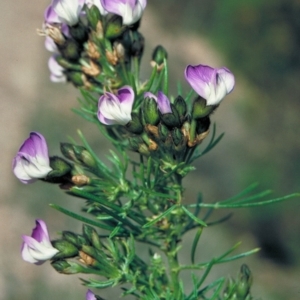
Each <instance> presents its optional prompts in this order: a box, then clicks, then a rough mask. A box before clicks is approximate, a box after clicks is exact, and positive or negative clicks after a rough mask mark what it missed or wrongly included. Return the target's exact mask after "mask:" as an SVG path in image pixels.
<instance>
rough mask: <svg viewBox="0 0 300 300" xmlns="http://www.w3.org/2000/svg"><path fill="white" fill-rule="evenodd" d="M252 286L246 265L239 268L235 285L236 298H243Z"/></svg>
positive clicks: (250, 275)
mask: <svg viewBox="0 0 300 300" xmlns="http://www.w3.org/2000/svg"><path fill="white" fill-rule="evenodd" d="M251 285H252V274H251V271H250V269H249V267H248V266H247V265H246V264H243V265H242V266H241V270H240V273H239V278H238V280H237V283H236V294H237V296H238V298H242V299H243V298H245V297H246V296H247V295H248V294H249V292H250V287H251Z"/></svg>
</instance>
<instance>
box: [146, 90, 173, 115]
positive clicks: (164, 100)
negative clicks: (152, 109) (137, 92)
mask: <svg viewBox="0 0 300 300" xmlns="http://www.w3.org/2000/svg"><path fill="white" fill-rule="evenodd" d="M147 97H149V98H153V99H154V100H155V101H156V102H157V107H158V109H159V111H160V112H161V113H162V114H163V115H164V114H171V113H172V108H171V103H170V100H169V99H168V97H167V96H166V95H165V94H164V93H163V92H161V91H159V92H158V93H157V97H156V96H155V95H154V94H152V93H150V92H146V93H145V94H144V98H147Z"/></svg>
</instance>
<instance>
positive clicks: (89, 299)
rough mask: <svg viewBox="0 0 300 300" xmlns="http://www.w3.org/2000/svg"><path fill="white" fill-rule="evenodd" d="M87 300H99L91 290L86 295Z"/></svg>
mask: <svg viewBox="0 0 300 300" xmlns="http://www.w3.org/2000/svg"><path fill="white" fill-rule="evenodd" d="M85 300H97V298H96V296H95V294H94V293H93V292H92V291H91V290H88V291H87V292H86V295H85Z"/></svg>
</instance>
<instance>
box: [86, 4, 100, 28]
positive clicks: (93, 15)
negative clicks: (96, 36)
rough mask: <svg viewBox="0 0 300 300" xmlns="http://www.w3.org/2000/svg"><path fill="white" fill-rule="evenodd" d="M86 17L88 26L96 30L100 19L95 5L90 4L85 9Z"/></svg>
mask: <svg viewBox="0 0 300 300" xmlns="http://www.w3.org/2000/svg"><path fill="white" fill-rule="evenodd" d="M86 18H87V21H88V24H89V25H90V27H91V28H92V29H93V30H94V31H96V30H97V25H98V22H99V21H100V20H101V18H102V17H101V13H100V11H99V8H98V7H97V6H96V5H92V6H91V7H90V8H88V9H86Z"/></svg>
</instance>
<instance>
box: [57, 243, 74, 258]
mask: <svg viewBox="0 0 300 300" xmlns="http://www.w3.org/2000/svg"><path fill="white" fill-rule="evenodd" d="M52 245H53V247H54V248H56V249H57V250H59V252H58V253H57V254H56V255H55V256H54V259H58V258H69V257H74V256H76V255H78V249H77V247H76V246H75V245H74V244H72V243H70V242H68V241H66V240H56V241H53V242H52Z"/></svg>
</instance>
